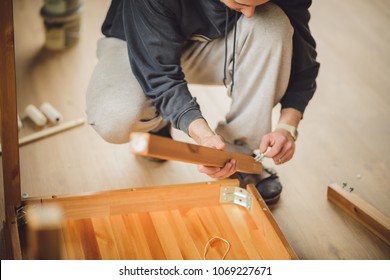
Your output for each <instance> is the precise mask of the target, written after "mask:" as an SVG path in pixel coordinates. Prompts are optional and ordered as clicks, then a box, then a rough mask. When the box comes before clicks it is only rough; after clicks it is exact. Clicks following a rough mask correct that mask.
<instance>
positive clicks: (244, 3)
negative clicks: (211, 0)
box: [221, 0, 269, 17]
mask: <svg viewBox="0 0 390 280" xmlns="http://www.w3.org/2000/svg"><path fill="white" fill-rule="evenodd" d="M268 1H269V0H221V2H222V3H224V4H225V5H226V6H228V7H229V8H230V9H232V10H236V11H237V12H240V13H242V14H243V15H244V16H246V17H251V16H253V14H254V12H255V8H256V6H259V5H262V4H264V3H266V2H268Z"/></svg>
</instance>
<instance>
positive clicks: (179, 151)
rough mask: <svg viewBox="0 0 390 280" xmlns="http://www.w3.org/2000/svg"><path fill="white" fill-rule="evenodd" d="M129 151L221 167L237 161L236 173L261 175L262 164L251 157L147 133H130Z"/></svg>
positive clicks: (147, 155)
mask: <svg viewBox="0 0 390 280" xmlns="http://www.w3.org/2000/svg"><path fill="white" fill-rule="evenodd" d="M130 150H131V152H132V153H133V154H137V155H141V156H146V157H154V158H160V159H166V160H177V161H183V162H188V163H193V164H199V165H205V166H216V167H223V166H224V165H225V164H226V162H228V161H229V160H231V159H235V160H237V171H240V172H244V173H251V174H261V172H262V164H261V162H256V161H255V160H254V158H253V157H251V156H249V155H244V154H240V153H233V152H226V151H221V150H217V149H212V148H208V147H204V146H200V145H195V144H190V143H185V142H179V141H175V140H172V139H170V138H166V137H161V136H156V135H152V134H149V133H138V132H137V133H132V134H131V135H130Z"/></svg>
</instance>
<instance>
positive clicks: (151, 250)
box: [25, 180, 296, 260]
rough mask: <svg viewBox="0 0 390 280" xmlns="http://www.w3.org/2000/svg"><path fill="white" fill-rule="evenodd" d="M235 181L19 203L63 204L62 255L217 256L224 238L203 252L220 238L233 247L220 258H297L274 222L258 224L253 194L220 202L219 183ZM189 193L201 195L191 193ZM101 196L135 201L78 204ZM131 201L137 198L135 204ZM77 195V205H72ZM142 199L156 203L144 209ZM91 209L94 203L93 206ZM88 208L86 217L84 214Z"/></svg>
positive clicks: (227, 182) (260, 219)
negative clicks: (246, 199) (247, 202)
mask: <svg viewBox="0 0 390 280" xmlns="http://www.w3.org/2000/svg"><path fill="white" fill-rule="evenodd" d="M237 184H238V181H236V180H225V181H220V182H211V183H207V182H206V183H203V184H201V183H193V184H185V185H179V186H165V187H148V188H141V189H139V190H137V191H131V192H124V191H110V192H108V191H107V192H104V193H99V194H95V195H87V197H88V199H83V200H78V199H76V198H78V197H82V198H85V196H75V197H72V196H67V197H61V198H51V199H40V198H36V199H28V200H26V201H25V202H26V204H27V205H28V207H27V209H29V210H28V211H34V207H40V206H46V205H52V204H55V205H58V206H60V207H61V206H64V207H63V210H64V223H63V229H62V237H61V238H59V239H60V240H61V242H63V243H62V244H61V246H60V247H61V248H64V254H63V257H64V258H69V259H90V260H96V259H104V260H115V259H174V260H188V259H197V260H199V259H200V260H201V259H204V258H207V259H222V258H223V256H224V255H225V253H226V252H227V250H228V244H226V243H225V242H223V241H222V240H219V239H215V240H214V241H213V242H211V243H210V247H209V250H207V252H205V248H206V245H207V242H208V241H209V240H211V239H212V238H214V237H221V238H223V239H225V240H227V241H228V242H229V244H230V245H231V248H230V250H229V251H228V253H227V255H226V259H296V255H295V253H294V252H293V250H292V248H291V247H290V245H289V244H288V243H287V241H286V239H285V237H284V236H283V235H282V234H281V232H280V229H278V226H277V224H274V228H273V227H269V226H263V224H264V223H268V221H267V219H268V217H267V216H269V215H258V214H260V213H261V212H262V211H265V213H268V214H269V209H268V208H267V206H266V205H265V204H264V205H262V206H260V204H259V203H258V200H257V199H254V200H253V203H252V205H251V207H250V208H249V209H248V208H246V207H243V206H239V205H235V204H229V203H228V204H226V203H222V204H221V203H220V202H219V196H220V191H221V188H222V189H225V187H226V186H232V185H237ZM248 188H250V189H251V192H256V190H255V189H254V188H253V186H248ZM195 192H198V193H199V195H197V196H196V195H194V196H191V195H189V194H191V193H192V194H193V193H195ZM173 193H174V195H173ZM118 194H120V197H121V199H119V198H117V199H115V200H113V199H112V197H117V195H118ZM140 194H143V195H140ZM200 194H202V195H200ZM133 196H134V198H132V197H133ZM149 196H156V197H159V198H160V200H159V201H156V200H154V199H153V198H152V199H151V200H150V201H149V202H146V201H145V200H144V197H149ZM212 196H213V197H214V199H213V200H210V201H212V202H209V203H208V204H207V205H205V204H204V200H205V199H206V198H207V197H212ZM182 197H187V201H191V200H192V203H180V204H178V203H176V202H175V201H176V200H177V199H178V198H179V200H180V198H182ZM102 198H106V199H104V203H105V206H106V207H105V208H110V205H111V203H112V204H121V203H125V204H127V203H129V204H133V206H132V207H130V208H129V207H127V208H125V207H120V209H121V211H122V212H120V211H90V210H86V211H83V210H82V207H83V206H84V207H85V208H91V204H92V203H91V202H92V200H94V199H97V200H98V204H103V201H102V200H103V199H102ZM137 199H140V201H141V202H142V203H134V202H135V201H137ZM206 200H207V199H206ZM75 201H77V205H78V206H77V208H75V207H73V206H72V204H74V202H75ZM81 201H84V202H83V203H81ZM171 202H172V204H171ZM134 204H136V206H134ZM148 204H160V205H159V206H158V207H150V206H149V205H148ZM173 206H174V207H173ZM61 208H62V207H61ZM66 208H72V211H71V212H70V211H66V210H65V209H66ZM92 208H93V209H95V207H94V206H93V207H92ZM75 209H78V210H80V212H82V214H81V215H75ZM86 213H89V214H91V215H90V216H88V215H86ZM27 224H29V221H28V223H27ZM269 243H278V244H269ZM39 246H43V247H42V248H41V249H42V250H43V249H45V244H38V248H40V247H39ZM47 249H49V248H47ZM205 253H206V254H205Z"/></svg>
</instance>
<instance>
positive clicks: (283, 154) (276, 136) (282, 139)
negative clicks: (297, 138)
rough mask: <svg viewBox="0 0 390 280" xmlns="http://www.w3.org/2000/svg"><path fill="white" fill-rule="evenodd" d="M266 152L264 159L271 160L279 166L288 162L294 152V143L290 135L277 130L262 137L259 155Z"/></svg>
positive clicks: (284, 131)
mask: <svg viewBox="0 0 390 280" xmlns="http://www.w3.org/2000/svg"><path fill="white" fill-rule="evenodd" d="M268 147H270V149H269V151H268V152H267V155H266V157H267V158H272V159H273V160H274V162H275V164H277V165H279V164H282V163H285V162H287V161H289V160H290V159H291V158H292V157H293V155H294V152H295V142H294V139H293V138H292V136H291V134H290V133H289V132H288V131H286V130H283V129H277V130H275V131H273V132H271V133H268V134H266V135H264V136H263V138H262V139H261V143H260V153H265V152H266V151H267V149H268Z"/></svg>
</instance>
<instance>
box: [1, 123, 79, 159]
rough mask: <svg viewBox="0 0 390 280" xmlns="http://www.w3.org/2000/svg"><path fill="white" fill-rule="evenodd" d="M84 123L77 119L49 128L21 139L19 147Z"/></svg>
mask: <svg viewBox="0 0 390 280" xmlns="http://www.w3.org/2000/svg"><path fill="white" fill-rule="evenodd" d="M84 123H85V120H84V119H82V118H81V119H77V120H73V121H69V122H66V123H64V124H59V125H56V126H53V127H49V128H47V129H44V130H42V131H38V132H35V133H33V134H30V135H27V136H25V137H22V138H20V139H19V146H23V145H25V144H28V143H31V142H34V141H37V140H39V139H42V138H45V137H48V136H51V135H54V134H57V133H60V132H62V131H65V130H68V129H71V128H74V127H77V126H80V125H82V124H84ZM1 152H2V149H1V145H0V154H1Z"/></svg>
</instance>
